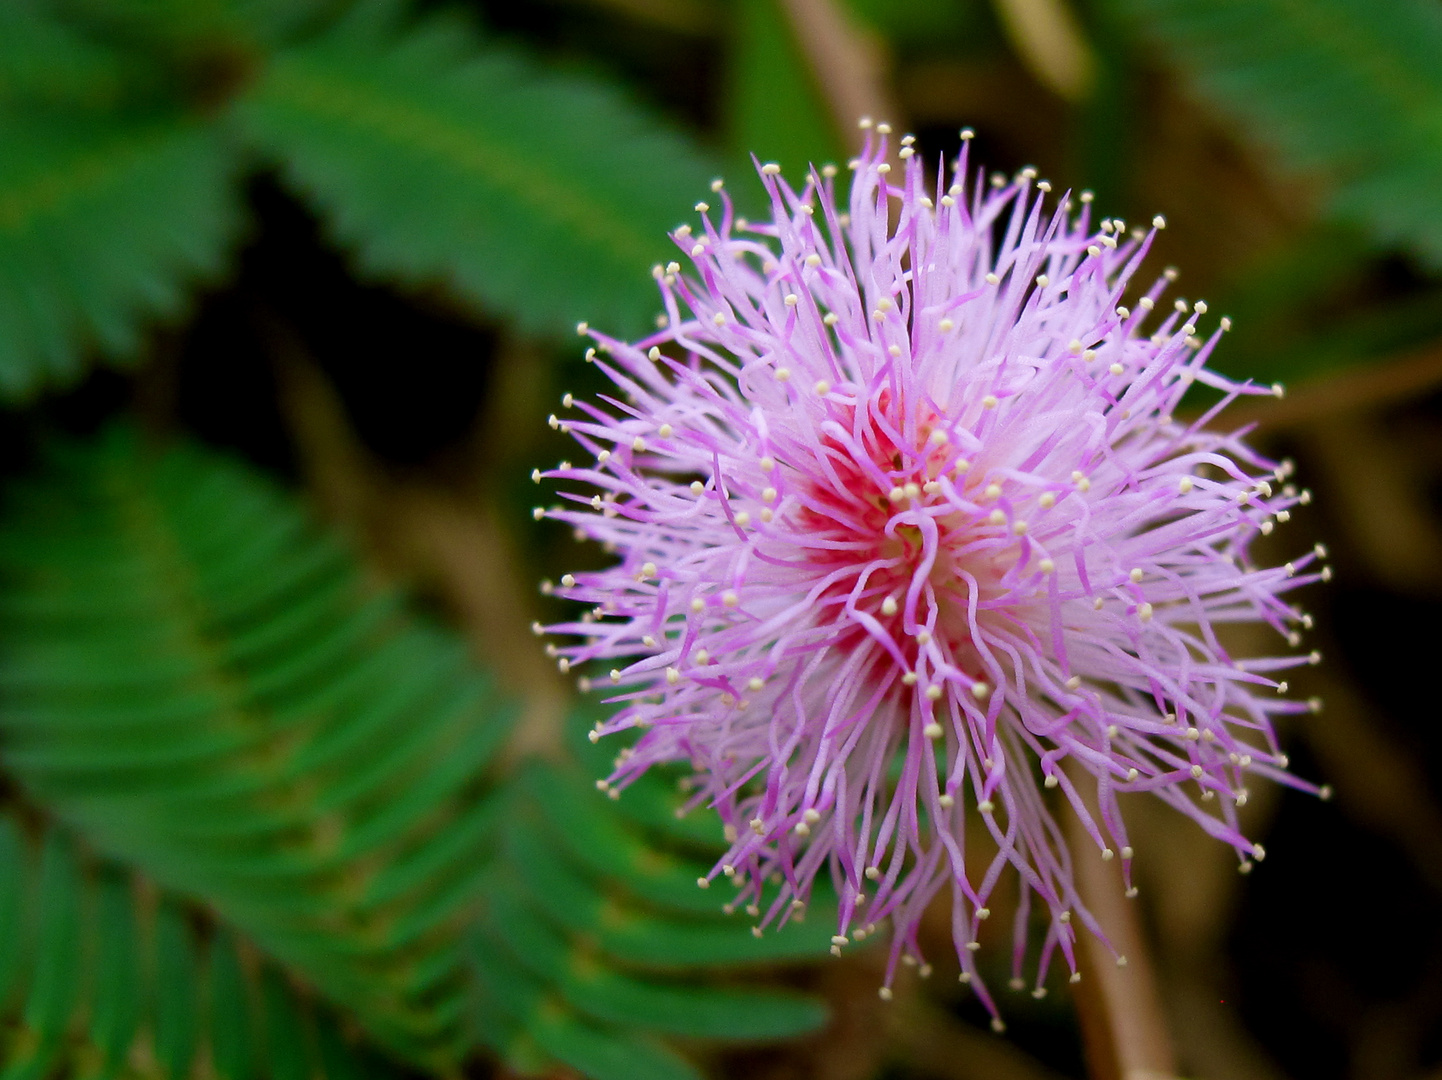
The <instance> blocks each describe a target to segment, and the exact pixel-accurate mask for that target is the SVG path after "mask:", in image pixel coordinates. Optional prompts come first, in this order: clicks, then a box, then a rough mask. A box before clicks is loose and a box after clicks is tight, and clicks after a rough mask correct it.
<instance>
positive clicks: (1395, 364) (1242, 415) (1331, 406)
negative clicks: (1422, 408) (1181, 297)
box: [1225, 345, 1442, 431]
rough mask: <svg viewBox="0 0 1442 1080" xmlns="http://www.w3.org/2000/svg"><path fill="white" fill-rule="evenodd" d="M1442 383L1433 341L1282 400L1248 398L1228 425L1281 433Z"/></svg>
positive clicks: (1304, 386)
mask: <svg viewBox="0 0 1442 1080" xmlns="http://www.w3.org/2000/svg"><path fill="white" fill-rule="evenodd" d="M1438 385H1442V346H1438V345H1428V346H1427V347H1425V348H1422V349H1418V350H1416V351H1414V352H1409V353H1405V354H1403V355H1401V356H1398V357H1396V358H1394V359H1390V360H1379V361H1375V362H1372V363H1369V364H1367V365H1366V366H1365V367H1360V368H1355V369H1353V370H1350V371H1343V372H1338V373H1336V374H1334V375H1322V376H1319V377H1318V378H1315V379H1311V380H1308V381H1307V382H1304V383H1301V384H1300V385H1299V386H1298V388H1297V389H1296V391H1294V392H1290V393H1288V395H1287V396H1286V397H1285V398H1283V399H1282V400H1281V401H1276V400H1273V399H1270V398H1248V399H1246V400H1245V401H1239V402H1237V403H1236V404H1235V405H1233V406H1232V407H1231V408H1230V409H1228V410H1227V412H1226V414H1225V416H1226V419H1227V421H1228V423H1230V424H1232V425H1234V426H1235V425H1240V424H1245V423H1255V424H1256V425H1257V427H1258V428H1259V429H1260V430H1263V431H1281V430H1284V429H1287V428H1292V427H1296V426H1298V425H1300V424H1306V423H1308V422H1310V421H1313V420H1319V419H1323V418H1326V417H1329V416H1334V415H1336V414H1338V413H1344V412H1355V411H1357V410H1359V409H1364V408H1367V407H1369V406H1377V405H1385V404H1389V403H1391V402H1394V401H1399V400H1402V399H1405V398H1409V397H1414V396H1416V395H1419V394H1421V393H1422V392H1424V391H1426V390H1431V389H1432V388H1434V387H1436V386H1438Z"/></svg>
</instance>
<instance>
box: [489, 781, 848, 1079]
mask: <svg viewBox="0 0 1442 1080" xmlns="http://www.w3.org/2000/svg"><path fill="white" fill-rule="evenodd" d="M633 794H634V795H636V796H637V798H636V799H635V800H633V802H634V805H633V806H631V807H630V812H629V813H623V812H622V811H621V809H620V806H619V805H618V804H613V803H612V802H611V801H610V800H608V799H606V798H604V797H602V796H601V795H600V794H599V793H598V792H597V791H596V790H595V788H594V786H592V785H591V784H590V783H588V782H587V781H586V780H585V779H584V778H583V776H582V774H581V773H580V772H579V771H576V770H574V769H567V768H559V767H549V766H544V767H543V766H536V767H535V768H533V769H531V770H529V771H528V772H527V773H526V774H525V775H524V776H523V777H522V778H521V780H520V782H519V783H518V784H517V785H516V787H515V788H514V789H513V791H512V800H513V801H512V803H511V806H510V809H509V810H508V813H507V828H506V849H505V854H506V857H505V860H504V863H503V865H504V867H505V868H506V874H505V875H504V876H502V875H499V874H498V875H497V876H496V878H495V879H494V880H493V882H492V885H491V888H490V891H489V898H490V903H489V906H488V908H487V914H486V918H485V920H484V922H483V923H482V925H481V928H480V931H479V933H478V935H477V940H476V946H475V957H476V969H477V973H478V976H479V981H480V986H481V991H480V993H481V1003H482V1007H483V1009H484V1011H485V1014H486V1019H485V1023H484V1024H483V1025H482V1027H483V1031H484V1032H485V1035H486V1037H487V1039H488V1041H489V1042H491V1044H492V1045H494V1046H495V1047H496V1048H497V1049H498V1050H499V1051H500V1052H501V1053H503V1054H504V1055H505V1056H506V1057H507V1058H508V1059H509V1060H510V1062H511V1064H512V1065H513V1067H515V1068H517V1069H519V1070H520V1071H522V1072H526V1071H541V1070H543V1069H545V1068H546V1067H547V1066H548V1065H549V1064H550V1063H552V1062H555V1061H560V1062H562V1063H564V1064H566V1065H569V1066H571V1067H572V1068H575V1069H578V1070H580V1071H581V1072H582V1073H584V1074H585V1075H586V1076H588V1077H591V1078H593V1080H630V1078H632V1077H646V1078H655V1080H686V1078H694V1077H695V1076H696V1075H697V1074H696V1071H695V1068H694V1066H692V1065H691V1064H690V1063H689V1062H687V1061H686V1060H685V1059H684V1058H681V1057H678V1056H677V1055H676V1054H675V1053H674V1052H672V1051H669V1050H668V1049H667V1048H666V1047H665V1045H664V1043H660V1042H658V1041H657V1037H658V1036H678V1037H685V1038H693V1039H695V1038H699V1039H711V1040H718V1039H719V1040H736V1039H741V1040H752V1041H755V1040H766V1039H776V1038H784V1037H787V1036H792V1035H797V1034H800V1033H803V1032H807V1031H812V1030H815V1029H816V1028H817V1027H819V1026H820V1025H821V1024H822V1023H823V1022H824V1020H825V1011H824V1009H823V1008H822V1007H821V1006H820V1005H819V1004H818V1003H816V1002H814V1001H811V1000H809V999H806V998H803V997H799V996H797V995H796V994H794V993H789V992H784V991H778V990H774V989H763V988H760V987H757V986H755V985H750V984H747V983H745V982H742V983H737V982H735V974H734V973H735V972H736V971H739V970H744V969H747V968H750V967H753V966H754V965H757V964H774V963H777V962H795V961H803V960H812V959H815V958H817V957H820V956H823V955H825V953H826V950H827V948H828V945H829V940H830V935H831V934H832V933H833V932H834V919H835V912H834V910H833V909H829V908H827V905H826V904H825V903H821V904H817V905H814V908H815V910H813V911H812V912H811V913H810V916H809V917H808V919H807V920H806V921H805V922H804V923H799V924H798V923H792V924H791V925H790V926H788V927H786V928H784V929H782V930H780V931H772V932H768V933H766V934H764V935H762V936H760V937H756V936H753V934H752V933H751V929H750V928H751V924H752V922H753V921H754V920H753V919H750V918H747V916H746V915H745V914H744V913H742V912H739V911H737V912H735V913H734V914H727V913H726V912H724V911H723V910H722V909H723V906H724V905H725V902H726V897H725V896H724V895H718V893H721V892H723V891H724V881H723V883H722V884H721V885H720V886H719V887H718V888H716V889H708V890H702V889H700V888H698V887H697V884H696V882H697V878H698V877H700V876H701V875H703V874H705V873H706V871H707V870H708V869H709V868H710V867H711V865H712V864H713V862H714V859H715V857H716V855H717V854H718V853H719V851H720V844H719V841H720V835H719V832H720V829H719V825H717V824H716V822H715V821H714V818H713V819H712V820H711V821H710V822H709V827H707V825H702V824H701V823H699V822H697V823H678V820H677V818H676V817H675V811H676V808H677V806H678V805H679V800H678V799H677V798H676V797H675V795H674V789H672V790H671V793H670V794H668V793H667V791H666V788H665V784H664V781H662V780H661V778H660V777H648V778H645V779H643V780H642V781H641V782H640V784H638V785H636V786H635V787H633V788H631V789H628V791H627V793H626V795H625V796H624V797H623V798H622V799H621V801H620V802H621V804H623V805H624V804H627V803H628V800H631V797H632V795H633ZM697 816H698V818H699V817H700V816H701V815H697ZM727 973H732V974H730V975H727ZM718 976H720V977H723V981H722V982H721V983H720V984H718V982H717V979H718Z"/></svg>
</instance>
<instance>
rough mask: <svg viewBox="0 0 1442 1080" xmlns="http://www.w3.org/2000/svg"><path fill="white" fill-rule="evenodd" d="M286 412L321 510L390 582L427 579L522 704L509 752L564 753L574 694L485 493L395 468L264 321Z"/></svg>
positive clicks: (282, 331)
mask: <svg viewBox="0 0 1442 1080" xmlns="http://www.w3.org/2000/svg"><path fill="white" fill-rule="evenodd" d="M262 322H263V326H264V329H265V332H266V335H267V337H268V338H270V342H271V346H272V350H273V352H274V354H275V358H276V369H277V377H278V380H279V382H280V396H281V403H282V408H283V410H284V412H285V414H286V417H287V419H288V420H289V424H290V429H291V433H292V436H293V438H294V439H295V442H296V447H297V450H298V452H299V454H300V457H301V460H302V465H303V468H304V470H305V472H306V474H307V477H308V479H309V482H310V486H311V488H312V490H313V491H314V492H315V498H316V501H317V502H318V503H319V504H320V507H321V510H322V513H323V514H324V515H325V516H326V517H328V518H330V519H331V520H332V521H334V522H335V523H336V524H338V525H339V526H340V527H341V528H342V529H345V530H347V531H349V532H350V533H351V534H352V535H353V536H354V537H355V539H356V541H357V542H358V543H359V544H360V546H361V547H362V549H363V550H364V551H366V553H367V554H369V555H370V557H371V558H372V559H374V560H375V562H376V564H377V565H378V566H379V568H380V569H381V571H382V572H383V573H384V574H385V575H386V576H388V577H394V578H399V579H402V580H407V581H410V582H411V583H413V584H420V585H422V586H428V587H430V588H431V589H433V590H434V591H435V592H436V593H438V594H439V595H440V596H441V597H442V599H443V600H444V601H445V603H446V604H447V605H448V606H449V607H450V609H451V611H452V612H453V614H454V615H455V617H456V619H457V621H458V622H459V623H460V625H461V628H462V630H463V631H465V633H466V635H467V637H468V638H469V639H470V640H471V642H472V644H473V646H474V648H475V651H476V653H477V654H478V655H479V656H480V657H482V658H483V659H484V660H485V661H486V663H487V666H488V667H490V668H491V670H493V671H495V672H496V674H497V677H498V681H499V682H500V683H501V685H502V686H503V687H505V688H506V689H508V690H510V691H512V692H515V693H518V694H520V695H521V696H522V698H523V699H524V702H525V711H524V713H523V715H522V718H521V721H520V722H519V723H518V724H517V727H516V731H515V734H514V736H513V737H512V742H511V745H510V747H509V748H508V755H509V756H510V757H511V758H515V757H517V756H520V755H524V754H531V753H538V754H543V755H554V754H557V753H559V751H560V747H561V742H562V735H563V732H562V718H563V716H564V713H565V707H566V701H567V693H566V689H565V687H564V686H563V685H562V683H561V682H560V679H559V678H558V676H557V675H556V673H555V671H554V670H553V669H552V668H551V666H550V664H548V663H547V662H546V660H545V657H544V655H543V653H542V651H541V648H540V645H539V643H538V642H537V641H536V639H535V638H534V637H533V636H532V635H531V634H530V632H529V631H528V630H527V629H526V627H527V626H528V625H529V624H530V622H531V621H532V619H533V618H534V615H533V614H532V613H531V611H530V610H529V605H528V604H527V602H526V600H525V598H524V596H523V594H522V592H521V590H520V587H519V585H518V579H519V575H518V574H517V573H516V571H515V567H516V564H517V561H518V560H517V558H516V555H515V552H514V550H513V548H512V546H511V543H510V541H509V539H508V538H507V537H506V535H505V533H504V531H503V530H502V529H500V528H498V527H497V525H496V524H495V521H494V519H493V515H490V514H488V513H486V512H485V511H484V509H483V508H482V507H481V505H480V503H479V500H477V499H474V498H468V497H465V496H464V495H463V494H460V493H457V492H454V491H450V490H447V489H446V488H444V487H441V486H439V485H436V484H433V483H427V482H424V481H415V480H400V479H397V478H395V477H393V476H391V475H389V474H388V473H387V472H386V470H385V469H383V468H382V467H381V466H380V465H379V464H378V463H377V462H376V461H375V460H374V459H373V458H372V457H371V456H370V454H369V453H368V452H367V451H366V450H365V448H364V447H363V446H362V445H361V444H360V442H359V440H358V439H357V438H356V436H355V433H354V431H352V429H351V427H350V422H349V420H348V418H347V416H346V414H345V409H344V407H343V406H342V404H341V402H340V400H339V398H338V397H337V395H336V393H335V390H334V388H333V387H331V385H330V383H329V382H328V381H327V380H326V378H325V376H324V375H323V374H322V373H321V372H320V370H319V369H318V368H317V367H316V366H315V365H314V364H313V363H312V362H311V361H310V359H309V357H308V356H306V354H305V352H304V350H303V349H302V348H301V346H300V344H299V342H297V341H295V340H294V338H293V336H291V335H290V334H289V332H288V330H287V328H285V327H284V326H282V325H279V324H277V323H276V322H275V321H274V320H271V319H263V320H262Z"/></svg>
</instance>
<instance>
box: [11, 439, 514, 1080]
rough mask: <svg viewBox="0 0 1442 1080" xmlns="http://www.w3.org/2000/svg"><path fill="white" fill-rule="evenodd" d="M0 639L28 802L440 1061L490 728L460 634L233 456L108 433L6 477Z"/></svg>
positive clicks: (174, 1025)
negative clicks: (21, 475)
mask: <svg viewBox="0 0 1442 1080" xmlns="http://www.w3.org/2000/svg"><path fill="white" fill-rule="evenodd" d="M0 635H3V640H4V641H5V643H6V644H5V649H4V651H3V653H0V739H3V742H0V760H3V763H4V765H5V767H6V768H7V769H8V770H9V771H10V773H11V774H12V775H13V776H15V777H17V778H18V779H19V780H20V781H21V782H22V784H23V786H24V788H25V790H26V791H27V793H28V795H29V797H31V798H32V799H34V800H35V801H36V802H37V803H38V804H40V805H43V806H44V807H46V808H47V809H48V810H51V811H53V812H54V813H55V814H56V815H57V816H58V817H59V818H60V819H62V820H63V821H64V822H66V823H67V825H69V826H70V827H72V828H73V829H75V830H76V831H77V832H78V833H79V834H80V835H81V836H83V837H84V838H85V840H86V842H87V843H88V844H90V845H92V846H93V847H94V848H95V849H96V850H97V851H99V852H102V853H104V854H105V855H107V856H109V857H111V858H115V859H118V860H122V861H123V862H124V863H125V864H126V865H129V866H134V867H136V868H137V869H139V870H141V871H143V872H144V873H145V874H146V875H147V876H148V877H149V878H151V879H152V880H154V881H155V882H157V883H158V884H160V885H161V886H162V887H164V888H165V889H167V890H170V891H172V892H173V893H175V894H176V895H177V896H179V897H183V898H185V899H186V900H188V901H192V902H195V903H200V904H203V905H204V906H205V907H206V909H207V910H209V911H212V912H214V913H215V916H216V918H217V919H218V920H219V922H220V924H221V925H222V926H224V927H226V928H228V929H229V930H232V931H234V932H236V933H238V934H240V935H243V936H244V938H245V939H246V940H248V941H250V942H252V943H253V944H254V945H255V946H256V947H257V948H258V949H259V950H260V951H261V952H262V953H263V954H264V955H266V956H268V957H271V958H273V959H274V960H275V961H276V962H278V963H279V964H280V965H281V966H282V967H283V968H284V969H285V970H286V971H287V972H288V973H289V974H290V975H291V976H292V977H294V978H296V979H298V980H300V981H301V982H303V983H304V984H305V985H308V986H310V987H313V988H314V989H315V990H316V991H317V992H318V993H319V994H320V995H321V997H322V998H323V999H325V1000H327V1001H329V1002H330V1003H331V1004H333V1005H335V1006H337V1007H340V1008H343V1009H345V1010H346V1011H347V1012H348V1013H349V1014H350V1015H352V1016H353V1017H354V1018H355V1019H356V1020H357V1021H358V1022H359V1023H360V1024H361V1025H362V1026H363V1027H364V1028H365V1029H366V1030H367V1031H368V1032H369V1033H370V1034H371V1035H372V1036H373V1037H374V1038H376V1039H377V1040H378V1041H379V1042H380V1043H381V1044H383V1045H384V1046H385V1047H387V1048H389V1049H390V1050H391V1051H392V1052H394V1053H396V1054H399V1055H401V1056H403V1057H405V1058H406V1059H408V1060H409V1061H412V1062H414V1063H416V1064H418V1065H423V1066H429V1067H450V1066H454V1064H455V1063H456V1062H457V1061H458V1060H459V1059H460V1058H461V1057H462V1056H463V1055H464V1054H465V1052H466V1050H467V1048H468V1047H469V1045H470V1038H471V1037H470V1035H469V1033H468V1031H467V1023H468V1018H467V1016H466V1014H465V1005H466V1001H467V995H468V981H469V976H468V973H467V961H466V945H465V938H466V933H467V929H468V927H469V925H470V924H471V922H472V921H473V919H474V917H475V912H476V907H477V904H478V902H479V897H480V878H481V874H482V873H483V871H484V870H485V867H486V865H487V861H488V858H489V855H490V852H491V851H492V850H493V847H494V844H493V842H492V839H491V838H492V835H493V833H494V821H495V817H496V814H497V813H498V800H496V799H495V798H492V797H491V796H490V789H489V787H488V784H487V782H486V781H485V779H484V774H485V771H486V768H487V763H488V761H489V760H490V758H491V756H492V755H493V753H494V751H495V750H496V748H497V746H498V743H499V741H500V740H501V738H502V737H503V735H504V733H505V731H506V727H507V725H506V722H505V721H506V715H507V710H506V709H505V708H504V707H503V706H502V705H501V704H500V703H499V702H498V701H497V700H496V695H495V693H494V692H493V690H492V689H491V687H490V686H489V684H488V683H487V682H486V681H485V680H483V679H481V678H479V677H478V676H476V675H475V674H474V673H472V672H471V670H470V668H469V666H468V664H467V662H466V660H465V657H464V655H463V649H462V647H461V645H460V643H459V642H457V641H456V640H454V639H452V638H450V637H447V636H445V635H443V634H441V633H440V632H439V631H436V630H432V629H428V628H426V627H424V626H423V625H420V624H418V623H417V622H415V620H413V619H411V618H409V617H408V616H406V614H405V613H404V612H403V611H402V610H401V609H399V608H398V606H397V604H396V603H395V601H394V600H392V599H389V598H387V597H384V596H379V597H378V596H375V595H372V594H371V593H370V592H368V591H367V590H366V589H365V588H363V587H362V585H361V583H360V581H359V580H358V575H357V571H356V569H355V568H354V565H353V562H352V560H351V559H350V558H349V557H348V555H347V554H346V553H345V551H344V550H343V549H342V548H340V547H339V546H338V545H337V544H335V543H333V542H331V541H328V540H327V539H326V538H325V537H324V535H323V534H320V533H319V532H317V530H316V529H315V528H314V527H313V526H312V525H311V524H310V523H309V521H308V520H307V519H306V517H305V515H304V514H303V513H301V512H300V510H299V509H298V508H297V507H296V505H295V504H294V502H293V501H292V500H291V499H289V498H288V497H286V496H285V495H284V494H283V493H281V492H280V491H278V490H276V489H275V488H274V487H273V486H272V485H270V484H269V483H268V482H266V481H265V480H263V479H262V478H260V477H258V476H257V475H255V474H254V473H253V472H251V471H249V470H247V469H245V468H242V467H240V466H238V465H235V464H232V463H230V462H229V461H227V460H225V459H224V458H221V457H220V456H219V455H216V454H213V453H211V452H207V451H204V450H202V449H199V448H196V447H190V446H180V447H177V448H174V449H171V450H168V451H166V452H152V451H149V450H147V449H146V447H145V446H144V445H143V444H142V443H141V441H140V440H139V439H138V438H137V437H136V436H135V435H134V433H133V432H131V431H130V430H128V429H125V428H120V429H117V430H114V431H112V432H111V433H110V434H109V436H108V437H107V438H105V439H104V440H102V441H101V442H100V443H98V444H97V445H95V446H92V447H86V448H82V449H73V448H72V449H71V450H69V451H67V452H64V453H61V454H59V455H57V462H56V464H55V465H54V466H52V468H51V469H49V470H48V471H47V472H46V473H45V474H44V475H43V476H41V477H39V478H37V479H35V480H33V481H31V482H30V483H28V484H26V485H23V486H21V487H20V488H19V489H18V490H16V491H14V492H12V494H11V496H10V498H9V500H8V507H7V518H6V521H5V525H4V527H3V529H0ZM4 904H5V900H4V898H3V896H0V908H3V907H4ZM172 952H173V956H172V959H173V960H174V963H175V965H176V966H174V967H173V969H171V973H170V975H169V976H167V977H166V978H164V979H162V980H161V983H160V987H161V991H162V992H163V993H164V994H166V995H171V997H173V1000H171V997H166V998H165V1001H166V1002H167V1003H168V1004H167V1005H166V1009H168V1010H169V1011H165V1010H162V1011H161V1012H160V1013H158V1014H157V1020H156V1023H157V1028H156V1053H157V1055H159V1056H160V1058H161V1059H162V1061H164V1060H166V1059H168V1060H169V1061H170V1062H171V1064H172V1065H175V1066H176V1067H177V1068H178V1067H179V1063H181V1062H183V1061H185V1060H189V1058H190V1057H191V1056H193V1053H194V1045H195V1043H194V1040H193V1038H192V1036H191V1035H189V1034H187V1032H190V1031H191V1030H192V1029H193V1027H194V1023H195V1021H194V1019H193V1017H192V1016H191V1014H190V1012H188V1011H187V1010H189V1009H193V1008H194V1005H193V1002H192V1003H188V1002H187V999H188V998H189V997H190V996H191V993H190V990H188V989H183V987H187V986H190V985H191V984H192V983H194V981H195V980H196V979H198V978H199V977H200V976H199V975H197V974H196V973H195V972H196V969H195V966H194V964H193V963H192V962H191V961H190V960H189V959H187V957H188V956H189V955H190V953H189V951H188V949H187V948H183V947H181V946H179V945H177V946H175V948H174V950H172ZM167 962H169V961H167ZM3 971H4V964H3V962H0V973H3ZM0 977H3V974H0ZM157 1007H159V1006H157ZM47 1015H48V1014H47ZM162 1017H164V1018H166V1019H164V1020H163V1021H162V1019H161V1018H162ZM227 1045H228V1046H229V1047H230V1049H229V1050H226V1053H227V1054H229V1055H231V1057H232V1058H233V1059H234V1061H233V1062H232V1065H231V1066H230V1067H231V1069H232V1071H235V1070H239V1069H241V1066H240V1065H239V1064H238V1062H239V1061H240V1060H241V1058H243V1057H244V1055H245V1053H246V1050H245V1045H244V1040H243V1039H241V1038H239V1037H238V1036H237V1037H236V1038H235V1039H233V1040H232V1041H231V1042H230V1043H229V1044H227ZM241 1071H243V1070H241ZM295 1075H296V1076H297V1077H300V1076H303V1075H304V1072H300V1073H296V1074H295Z"/></svg>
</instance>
